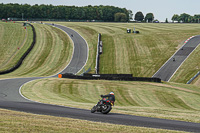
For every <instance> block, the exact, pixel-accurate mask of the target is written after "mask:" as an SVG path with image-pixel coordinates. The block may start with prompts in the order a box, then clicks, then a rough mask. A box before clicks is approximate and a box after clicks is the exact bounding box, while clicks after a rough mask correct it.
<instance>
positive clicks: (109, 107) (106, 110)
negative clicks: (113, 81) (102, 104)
mask: <svg viewBox="0 0 200 133" xmlns="http://www.w3.org/2000/svg"><path fill="white" fill-rule="evenodd" d="M106 106H107V108H106V109H105V110H104V109H103V110H102V111H101V113H102V114H108V113H109V112H110V111H111V109H112V107H111V105H106Z"/></svg>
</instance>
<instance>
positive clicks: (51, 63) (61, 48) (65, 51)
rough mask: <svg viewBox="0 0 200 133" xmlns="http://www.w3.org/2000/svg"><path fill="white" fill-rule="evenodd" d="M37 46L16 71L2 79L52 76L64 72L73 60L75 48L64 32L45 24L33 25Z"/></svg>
mask: <svg viewBox="0 0 200 133" xmlns="http://www.w3.org/2000/svg"><path fill="white" fill-rule="evenodd" d="M33 26H34V27H35V29H36V44H35V46H34V48H33V50H32V51H31V52H30V54H29V55H28V56H27V58H26V59H25V60H24V62H23V64H22V65H21V67H20V68H19V69H17V70H16V71H14V72H12V73H10V74H6V75H2V76H0V78H1V77H4V78H5V77H8V78H11V77H22V76H23V77H30V76H50V75H54V74H57V73H59V72H60V71H62V70H63V69H64V68H65V67H66V66H67V64H68V63H69V61H70V60H71V56H72V52H73V46H72V42H71V40H70V39H69V37H68V36H67V35H66V33H64V32H63V31H61V30H59V29H57V28H54V27H51V26H48V25H43V24H33Z"/></svg>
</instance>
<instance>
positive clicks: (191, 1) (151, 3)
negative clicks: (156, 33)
mask: <svg viewBox="0 0 200 133" xmlns="http://www.w3.org/2000/svg"><path fill="white" fill-rule="evenodd" d="M0 3H19V4H25V3H27V4H30V5H34V4H39V5H40V4H52V5H66V6H72V5H75V6H87V5H111V6H117V7H121V8H126V9H129V10H132V11H133V14H134V15H135V13H136V12H138V11H142V12H143V14H144V16H145V15H146V13H150V12H151V13H153V14H154V16H155V19H158V20H160V21H165V19H166V18H168V20H169V21H170V20H171V18H172V16H173V15H174V14H182V13H188V14H190V15H194V14H200V0H164V1H163V0H0Z"/></svg>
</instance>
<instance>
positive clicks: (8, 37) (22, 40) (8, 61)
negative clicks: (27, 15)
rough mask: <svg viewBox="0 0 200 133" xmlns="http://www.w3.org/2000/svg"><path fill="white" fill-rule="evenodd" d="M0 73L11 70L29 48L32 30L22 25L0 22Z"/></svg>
mask: <svg viewBox="0 0 200 133" xmlns="http://www.w3.org/2000/svg"><path fill="white" fill-rule="evenodd" d="M0 33H1V34H0V40H1V41H0V47H1V49H0V54H1V56H0V71H4V70H7V69H10V68H12V67H13V66H14V65H16V64H17V62H18V61H19V59H20V58H21V57H22V55H23V54H24V53H25V52H26V51H27V49H28V48H29V47H30V45H31V43H32V40H33V33H32V28H31V27H30V26H27V27H26V29H24V27H23V26H22V23H5V22H0Z"/></svg>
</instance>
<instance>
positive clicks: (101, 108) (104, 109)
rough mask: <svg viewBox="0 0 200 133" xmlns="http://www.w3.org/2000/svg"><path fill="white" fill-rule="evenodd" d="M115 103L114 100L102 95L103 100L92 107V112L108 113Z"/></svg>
mask: <svg viewBox="0 0 200 133" xmlns="http://www.w3.org/2000/svg"><path fill="white" fill-rule="evenodd" d="M113 105H114V103H113V102H111V101H110V100H108V99H106V97H102V100H99V102H98V103H97V104H96V105H95V106H94V107H93V108H92V109H91V113H94V112H96V111H97V112H101V113H102V114H108V113H109V112H110V111H111V109H112V106H113Z"/></svg>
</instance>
